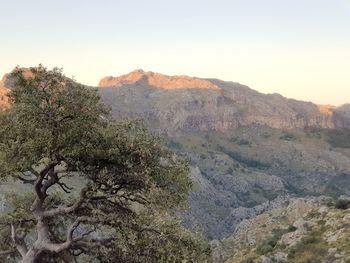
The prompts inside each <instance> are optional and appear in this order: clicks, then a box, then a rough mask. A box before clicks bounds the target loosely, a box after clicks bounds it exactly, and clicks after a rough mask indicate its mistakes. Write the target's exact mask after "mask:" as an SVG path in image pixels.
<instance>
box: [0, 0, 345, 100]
mask: <svg viewBox="0 0 350 263" xmlns="http://www.w3.org/2000/svg"><path fill="white" fill-rule="evenodd" d="M0 6H1V14H0V74H1V75H2V74H4V73H6V72H9V71H10V70H11V69H12V68H13V67H14V66H16V65H20V66H32V65H37V64H38V63H43V64H44V65H45V66H47V67H52V66H59V67H63V68H64V71H65V73H66V74H67V75H68V76H72V75H74V76H75V78H76V79H77V80H78V81H79V82H82V83H85V84H90V85H97V83H98V82H99V80H100V79H101V78H102V77H104V76H106V75H114V76H118V75H121V74H125V73H128V72H129V71H132V70H134V69H139V68H142V69H144V70H150V71H155V72H160V73H164V74H168V75H173V74H186V75H190V76H198V77H215V78H220V79H224V80H232V81H235V82H240V83H242V84H246V85H248V86H250V87H251V88H253V89H256V90H259V91H262V92H265V93H273V92H278V93H281V94H282V95H284V96H287V97H292V98H297V99H303V100H311V101H314V102H316V103H322V104H327V103H329V104H334V105H339V104H342V103H345V102H350V0H172V1H170V0H113V1H112V0H31V1H29V0H0Z"/></svg>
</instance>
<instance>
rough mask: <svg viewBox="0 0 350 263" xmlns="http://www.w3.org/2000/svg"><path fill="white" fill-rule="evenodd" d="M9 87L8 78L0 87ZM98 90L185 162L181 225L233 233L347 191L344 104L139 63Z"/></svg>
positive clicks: (349, 138)
mask: <svg viewBox="0 0 350 263" xmlns="http://www.w3.org/2000/svg"><path fill="white" fill-rule="evenodd" d="M12 85H13V82H11V79H9V78H8V76H5V77H4V78H3V81H2V86H3V90H4V92H8V89H11V87H12ZM0 90H1V89H0ZM98 91H99V92H100V94H101V97H102V100H103V101H104V102H105V103H106V105H108V106H109V107H111V109H112V115H113V117H114V118H116V119H118V118H125V117H136V118H142V119H144V120H145V123H146V125H147V126H148V127H149V128H150V129H151V130H152V131H153V132H155V133H157V134H161V135H162V136H163V137H164V138H165V143H166V145H167V146H168V147H170V148H172V149H174V150H175V151H177V152H178V154H180V155H184V156H187V157H189V158H190V159H191V162H192V178H193V181H194V184H195V189H194V191H193V192H192V193H191V196H190V209H189V211H188V213H187V214H186V216H185V218H184V224H185V225H186V226H187V227H188V228H198V227H199V228H200V229H202V230H203V232H204V234H205V235H206V236H207V237H208V238H209V239H222V238H227V237H229V236H231V235H232V233H234V232H235V231H236V228H237V226H238V225H239V224H240V223H241V222H242V221H244V220H246V219H253V218H255V217H256V216H257V215H259V214H262V213H266V212H268V211H271V210H273V209H276V208H278V207H279V206H280V205H281V202H282V201H283V200H284V197H286V198H287V197H288V196H297V197H301V196H318V195H323V194H326V195H332V196H337V195H341V194H347V195H350V188H349V185H350V131H349V130H347V129H346V128H349V127H350V114H349V112H350V110H349V105H344V106H342V107H339V108H335V107H331V106H319V105H315V104H313V103H310V102H302V101H297V100H291V99H286V98H284V97H282V96H281V95H278V94H270V95H266V94H261V93H259V92H256V91H254V90H252V89H250V88H248V87H246V86H243V85H240V84H238V83H233V82H225V81H221V80H217V79H199V78H191V77H187V76H174V77H170V76H165V75H161V74H157V73H152V72H144V71H142V70H137V71H134V72H131V73H130V74H127V75H124V76H121V77H117V78H115V77H106V78H104V79H102V80H101V81H100V84H99V87H98ZM7 105H8V104H7ZM0 107H1V105H0Z"/></svg>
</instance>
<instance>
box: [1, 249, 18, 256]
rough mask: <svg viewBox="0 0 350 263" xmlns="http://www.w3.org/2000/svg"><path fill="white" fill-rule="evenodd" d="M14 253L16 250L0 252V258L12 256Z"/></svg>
mask: <svg viewBox="0 0 350 263" xmlns="http://www.w3.org/2000/svg"><path fill="white" fill-rule="evenodd" d="M16 252H17V250H16V249H14V248H12V249H9V250H5V251H0V256H7V255H11V254H14V253H16Z"/></svg>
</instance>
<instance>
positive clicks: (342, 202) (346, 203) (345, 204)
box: [334, 199, 350, 210]
mask: <svg viewBox="0 0 350 263" xmlns="http://www.w3.org/2000/svg"><path fill="white" fill-rule="evenodd" d="M334 207H335V208H337V209H342V210H345V209H348V208H350V200H346V199H338V200H336V201H335V204H334Z"/></svg>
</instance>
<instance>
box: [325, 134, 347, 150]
mask: <svg viewBox="0 0 350 263" xmlns="http://www.w3.org/2000/svg"><path fill="white" fill-rule="evenodd" d="M327 135H328V143H329V144H330V145H331V146H332V147H335V148H337V147H338V148H350V129H334V130H329V131H328V134H327Z"/></svg>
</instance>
